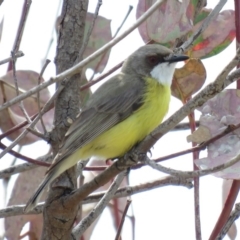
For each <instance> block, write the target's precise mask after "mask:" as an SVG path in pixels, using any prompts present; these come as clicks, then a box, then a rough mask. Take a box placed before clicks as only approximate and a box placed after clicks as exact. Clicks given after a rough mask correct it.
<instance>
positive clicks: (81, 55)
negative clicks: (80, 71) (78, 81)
mask: <svg viewBox="0 0 240 240" xmlns="http://www.w3.org/2000/svg"><path fill="white" fill-rule="evenodd" d="M101 6H102V0H98V3H97V6H96V9H95V13H94V16H93V20H92V24H91V25H90V27H89V29H88V32H87V36H86V38H85V40H84V42H83V44H82V47H81V49H80V51H79V54H78V59H77V62H79V61H80V60H82V58H83V53H84V51H85V49H86V47H87V45H88V42H89V39H90V36H91V34H92V31H93V28H94V26H95V21H96V19H97V17H98V13H99V9H100V7H101ZM77 62H76V63H77Z"/></svg>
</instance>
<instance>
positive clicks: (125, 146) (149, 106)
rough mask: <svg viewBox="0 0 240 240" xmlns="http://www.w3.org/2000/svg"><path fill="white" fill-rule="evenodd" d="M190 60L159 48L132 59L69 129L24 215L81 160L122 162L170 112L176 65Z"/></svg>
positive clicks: (146, 49) (142, 50)
mask: <svg viewBox="0 0 240 240" xmlns="http://www.w3.org/2000/svg"><path fill="white" fill-rule="evenodd" d="M187 59H188V57H187V56H184V55H176V54H173V52H172V50H170V49H168V48H165V47H163V46H160V45H157V44H152V45H146V46H143V47H141V48H139V49H138V50H137V51H135V52H134V53H133V54H132V55H130V56H129V57H128V58H127V59H126V60H125V62H124V64H123V66H122V69H121V72H120V73H118V74H116V75H115V76H114V77H112V78H111V79H110V80H108V81H107V82H105V83H104V84H103V85H102V86H101V87H99V88H98V89H97V91H96V92H95V93H94V94H93V95H92V96H91V97H90V98H89V101H88V102H87V104H86V107H85V108H84V109H83V110H82V112H81V113H80V115H79V117H77V119H76V120H75V122H74V123H73V124H72V125H71V126H70V128H69V130H68V131H67V133H66V135H65V138H64V139H63V143H62V146H61V147H60V149H59V153H58V154H57V155H56V157H55V159H54V163H53V164H52V165H51V167H50V168H49V169H48V171H47V173H46V176H45V178H44V180H43V182H42V183H41V185H40V186H39V187H38V189H37V191H36V192H35V194H34V195H33V196H32V197H31V198H30V200H29V201H28V203H27V205H26V207H25V211H30V210H31V209H33V208H34V207H35V205H36V204H37V202H38V200H39V198H40V196H41V194H42V192H43V190H44V188H45V187H46V186H47V185H49V184H50V183H51V182H52V181H53V180H54V179H55V178H57V177H58V176H59V175H60V174H61V173H63V172H64V171H66V170H67V169H69V168H71V167H72V166H74V165H75V164H76V163H77V162H78V161H79V160H81V161H84V160H86V159H88V158H90V157H92V156H95V157H99V158H101V159H104V160H106V159H111V158H116V157H121V156H123V155H124V154H125V153H126V152H128V151H129V150H130V149H131V148H132V147H133V146H134V145H136V144H137V143H138V142H140V141H141V140H142V139H143V138H145V137H146V136H147V135H148V134H149V133H150V132H151V131H153V130H154V129H155V128H156V127H157V126H158V125H159V124H160V123H161V121H162V120H163V118H164V116H165V114H166V113H167V111H168V106H169V101H170V95H171V89H170V87H171V83H172V78H173V74H174V70H175V65H176V63H177V62H179V61H184V60H187Z"/></svg>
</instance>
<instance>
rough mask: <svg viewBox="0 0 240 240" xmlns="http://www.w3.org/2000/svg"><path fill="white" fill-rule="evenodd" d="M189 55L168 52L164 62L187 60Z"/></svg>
mask: <svg viewBox="0 0 240 240" xmlns="http://www.w3.org/2000/svg"><path fill="white" fill-rule="evenodd" d="M188 59H189V57H188V56H186V55H180V54H170V55H169V56H167V57H165V58H164V60H165V62H169V63H174V62H181V61H185V60H188Z"/></svg>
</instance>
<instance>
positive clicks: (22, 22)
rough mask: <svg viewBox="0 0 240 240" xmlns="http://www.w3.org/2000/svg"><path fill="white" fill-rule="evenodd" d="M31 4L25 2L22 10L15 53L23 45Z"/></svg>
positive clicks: (14, 45)
mask: <svg viewBox="0 0 240 240" xmlns="http://www.w3.org/2000/svg"><path fill="white" fill-rule="evenodd" d="M31 3H32V1H31V0H25V1H24V4H23V9H22V16H21V19H20V23H19V26H18V31H17V36H16V39H15V42H14V44H13V50H12V51H13V52H14V53H15V52H17V51H18V50H19V46H20V43H21V40H22V36H23V31H24V28H25V24H26V21H27V17H28V13H29V10H30V7H31ZM10 70H12V62H10V63H9V65H8V71H10ZM22 100H23V99H22Z"/></svg>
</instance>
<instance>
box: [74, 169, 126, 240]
mask: <svg viewBox="0 0 240 240" xmlns="http://www.w3.org/2000/svg"><path fill="white" fill-rule="evenodd" d="M125 176H126V171H123V172H121V173H119V174H118V176H117V177H116V179H115V180H114V181H113V183H112V184H111V186H110V187H109V189H108V191H107V192H106V193H105V194H104V196H103V197H102V199H101V200H100V201H99V202H98V204H97V205H96V206H95V207H94V209H93V210H92V211H91V212H90V213H89V214H88V216H86V217H85V218H83V219H82V221H81V222H80V223H79V224H77V226H76V227H75V228H74V229H73V231H72V234H73V236H74V237H75V239H79V238H80V237H81V236H82V235H83V233H84V232H85V230H86V229H87V228H88V227H89V226H90V225H91V224H92V223H93V221H95V220H96V218H97V217H98V216H99V215H100V214H101V213H102V212H103V210H104V208H105V207H106V206H107V204H108V202H109V201H110V200H111V198H112V197H113V196H114V194H115V192H116V191H117V189H118V187H119V186H120V184H121V182H122V180H123V179H124V177H125Z"/></svg>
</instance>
